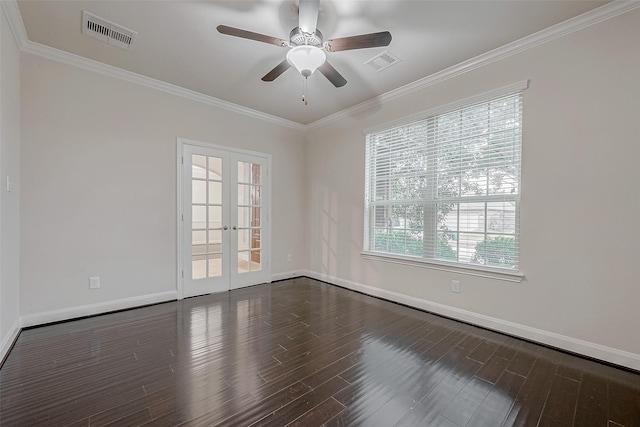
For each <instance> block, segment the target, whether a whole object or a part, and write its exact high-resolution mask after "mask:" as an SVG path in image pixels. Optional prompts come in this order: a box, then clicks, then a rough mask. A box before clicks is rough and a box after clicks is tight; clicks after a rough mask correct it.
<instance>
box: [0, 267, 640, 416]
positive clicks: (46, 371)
mask: <svg viewBox="0 0 640 427" xmlns="http://www.w3.org/2000/svg"><path fill="white" fill-rule="evenodd" d="M182 423H184V424H186V425H193V426H201V425H202V426H211V425H218V424H219V425H225V426H235V425H240V426H245V425H273V426H284V425H294V426H319V425H327V426H351V425H367V426H394V425H398V426H426V425H438V426H492V427H493V426H501V425H505V426H512V425H514V426H571V425H575V426H602V427H604V426H627V427H630V426H640V376H639V375H637V374H634V373H630V372H625V371H623V370H619V369H615V368H613V367H610V366H606V365H603V364H599V363H595V362H591V361H588V360H585V359H581V358H578V357H573V356H570V355H567V354H565V353H562V352H559V351H555V350H551V349H549V348H545V347H542V346H537V345H534V344H531V343H527V342H525V341H521V340H517V339H514V338H511V337H507V336H504V335H501V334H497V333H493V332H489V331H486V330H483V329H479V328H475V327H473V326H469V325H466V324H462V323H458V322H455V321H452V320H449V319H444V318H441V317H438V316H434V315H431V314H428V313H424V312H421V311H418V310H413V309H410V308H407V307H403V306H400V305H397V304H393V303H389V302H386V301H381V300H378V299H375V298H371V297H367V296H365V295H361V294H358V293H354V292H351V291H348V290H344V289H341V288H338V287H335V286H331V285H328V284H325V283H321V282H317V281H314V280H311V279H306V278H300V279H293V280H287V281H283V282H278V283H274V284H270V285H260V286H255V287H251V288H246V289H242V290H238V291H233V292H229V293H223V294H216V295H208V296H204V297H198V298H190V299H186V300H183V301H178V302H171V303H165V304H160V305H156V306H151V307H144V308H140V309H136V310H129V311H124V312H120V313H113V314H109V315H104V316H98V317H92V318H88V319H82V320H78V321H73V322H66V323H61V324H56V325H50V326H45V327H41V328H35V329H30V330H25V331H23V332H22V333H21V334H20V337H19V338H18V340H17V342H16V345H15V347H14V348H13V350H12V351H11V353H10V354H9V356H8V358H7V360H6V362H5V364H4V366H3V367H2V368H1V369H0V424H1V425H2V426H14V425H16V426H31V425H46V426H63V425H77V426H82V425H84V426H88V425H91V426H103V425H107V424H112V425H117V426H129V425H132V426H133V425H144V424H148V425H153V426H165V425H177V424H182Z"/></svg>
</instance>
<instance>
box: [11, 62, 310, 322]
mask: <svg viewBox="0 0 640 427" xmlns="http://www.w3.org/2000/svg"><path fill="white" fill-rule="evenodd" d="M21 66H22V170H21V174H22V253H21V271H22V278H21V279H22V284H21V298H20V310H21V314H22V316H24V319H25V322H26V323H27V324H28V323H38V322H40V321H42V320H53V319H55V318H56V317H68V315H69V313H72V314H73V313H77V311H74V308H75V307H82V306H85V307H86V306H91V305H92V304H102V306H103V307H104V306H105V305H104V304H105V303H108V302H109V301H122V300H126V301H129V302H128V303H127V304H130V302H131V301H132V299H133V300H136V298H139V297H143V296H147V295H156V294H162V295H167V294H166V293H167V292H172V291H175V290H176V270H177V262H176V245H177V237H176V138H177V137H183V138H187V139H192V140H198V141H203V142H209V143H212V144H217V145H223V146H231V147H238V148H243V149H249V150H254V151H259V152H264V153H269V154H271V155H272V156H273V160H272V169H273V170H272V206H273V209H272V212H273V215H272V273H273V274H274V275H276V276H277V275H281V274H283V273H286V272H288V271H293V270H299V269H303V268H306V266H307V264H306V258H307V257H306V244H305V242H304V238H303V237H304V229H305V218H306V216H307V214H306V206H305V203H304V201H305V196H304V194H305V189H306V183H305V181H304V160H305V145H304V142H303V140H304V134H303V133H302V132H300V131H296V130H292V129H288V128H285V127H283V126H279V125H275V124H271V123H268V122H265V121H262V120H258V119H254V118H250V117H247V116H243V115H239V114H237V113H233V112H229V111H225V110H222V109H218V108H214V107H211V106H206V105H204V104H200V103H197V102H194V101H190V100H187V99H183V98H180V97H176V96H173V95H170V94H167V93H164V92H160V91H156V90H153V89H149V88H145V87H141V86H138V85H135V84H132V83H128V82H125V81H122V80H119V79H116V78H112V77H108V76H105V75H102V74H99V73H94V72H90V71H85V70H82V69H79V68H75V67H72V66H69V65H65V64H62V63H58V62H54V61H50V60H47V59H44V58H41V57H37V56H34V55H31V54H27V53H23V54H22V61H21ZM287 254H293V257H294V259H293V262H291V263H288V262H287V259H286V257H287ZM301 254H305V255H301ZM94 275H96V276H100V277H101V282H102V283H101V288H100V289H98V290H91V291H90V290H89V289H88V288H89V286H88V278H89V276H94ZM136 301H138V300H136ZM52 312H53V313H52ZM42 313H48V315H46V316H43V315H42Z"/></svg>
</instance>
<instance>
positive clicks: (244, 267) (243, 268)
mask: <svg viewBox="0 0 640 427" xmlns="http://www.w3.org/2000/svg"><path fill="white" fill-rule="evenodd" d="M249 271H250V270H249V252H238V273H248V272H249Z"/></svg>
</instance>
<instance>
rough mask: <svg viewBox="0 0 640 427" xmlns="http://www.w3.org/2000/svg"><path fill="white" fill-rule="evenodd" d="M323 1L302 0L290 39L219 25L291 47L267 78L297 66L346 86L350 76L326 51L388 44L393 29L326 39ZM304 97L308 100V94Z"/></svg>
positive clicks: (223, 29)
mask: <svg viewBox="0 0 640 427" xmlns="http://www.w3.org/2000/svg"><path fill="white" fill-rule="evenodd" d="M319 3H320V0H300V5H299V9H298V26H297V27H295V28H294V29H293V30H291V33H290V34H289V40H283V39H279V38H277V37H271V36H267V35H264V34H259V33H254V32H252V31H247V30H242V29H240V28H234V27H229V26H226V25H218V27H217V30H218V32H219V33H221V34H226V35H229V36H234V37H240V38H243V39H249V40H255V41H259V42H263V43H268V44H273V45H276V46H280V47H287V48H290V49H289V51H288V52H287V56H286V58H285V59H284V60H283V61H282V62H281V63H279V64H278V65H276V66H275V68H274V69H273V70H271V71H269V72H268V73H267V74H265V75H264V77H262V80H263V81H265V82H272V81H274V80H275V79H276V78H278V77H279V76H280V75H281V74H282V73H284V72H285V71H287V70H288V69H289V68H291V66H293V67H295V68H296V69H297V70H298V72H299V73H300V74H302V76H303V77H304V78H305V79H306V78H308V77H309V76H310V75H311V74H313V73H314V72H315V71H316V70H318V71H320V73H322V75H324V76H325V77H326V78H327V79H328V80H329V81H330V82H331V83H332V84H333V85H334V86H335V87H342V86H344V85H345V84H347V80H346V79H345V78H344V77H342V75H341V74H340V73H339V72H338V71H337V70H336V69H335V68H333V67H332V66H331V64H329V63H328V62H327V56H326V54H325V52H338V51H341V50H353V49H365V48H370V47H382V46H388V45H389V43H391V33H389V32H388V31H382V32H379V33H370V34H361V35H358V36H350V37H339V38H335V39H331V40H327V41H324V39H323V36H322V33H321V32H320V30H318V29H317V28H316V25H317V23H318V9H319ZM303 101H304V102H305V104H306V101H305V99H304V95H303Z"/></svg>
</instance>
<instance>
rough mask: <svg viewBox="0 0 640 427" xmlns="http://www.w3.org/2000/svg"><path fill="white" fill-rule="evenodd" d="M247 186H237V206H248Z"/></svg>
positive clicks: (249, 202)
mask: <svg viewBox="0 0 640 427" xmlns="http://www.w3.org/2000/svg"><path fill="white" fill-rule="evenodd" d="M249 187H250V186H249V184H238V205H241V206H242V205H250V204H251V198H250V196H249V194H250V192H249Z"/></svg>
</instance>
